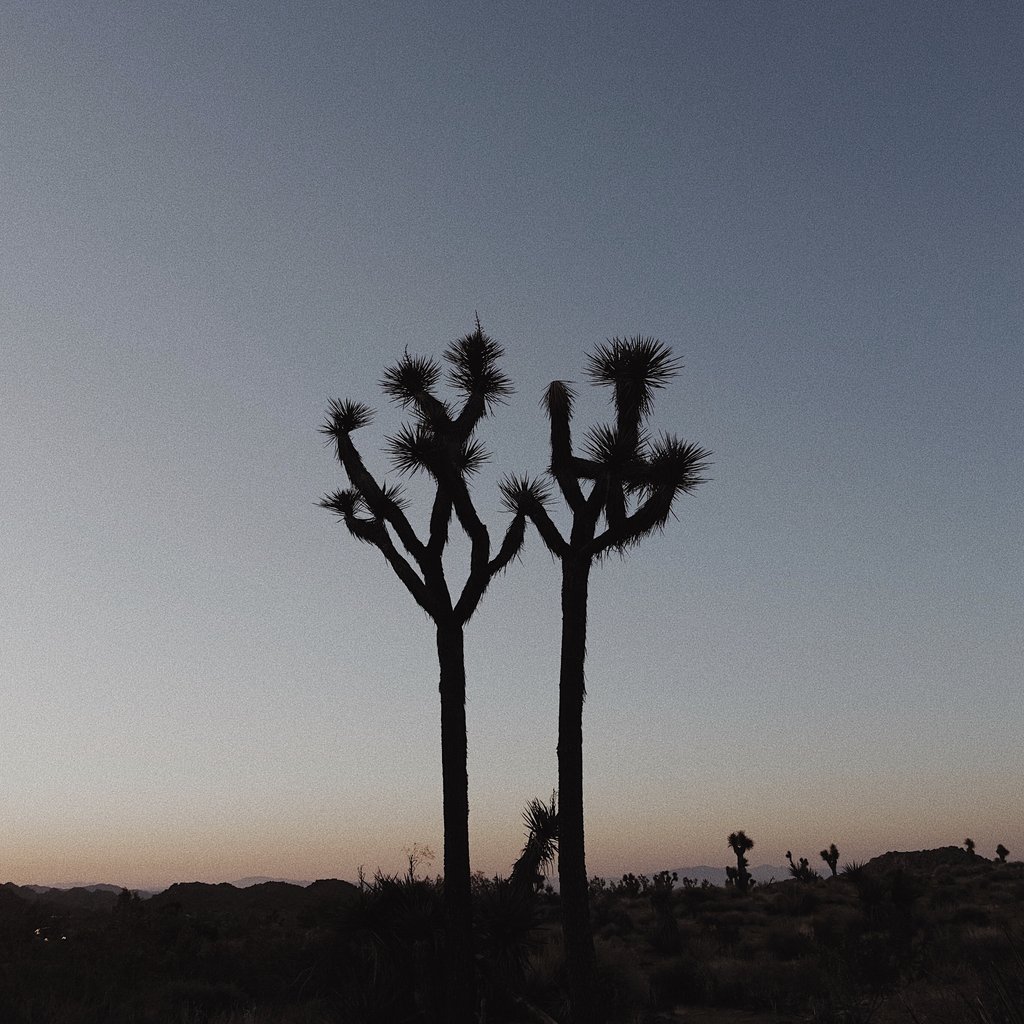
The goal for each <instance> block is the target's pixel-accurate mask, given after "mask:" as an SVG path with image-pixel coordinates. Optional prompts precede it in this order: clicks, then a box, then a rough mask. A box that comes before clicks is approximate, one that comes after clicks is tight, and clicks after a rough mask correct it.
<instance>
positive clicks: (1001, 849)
mask: <svg viewBox="0 0 1024 1024" xmlns="http://www.w3.org/2000/svg"><path fill="white" fill-rule="evenodd" d="M1009 856H1010V851H1009V850H1008V849H1007V848H1006V847H1005V846H1003V844H1002V843H1000V844H999V845H998V846H997V847H996V859H997V860H998V861H999V863H1000V864H1005V863H1006V858H1007V857H1009Z"/></svg>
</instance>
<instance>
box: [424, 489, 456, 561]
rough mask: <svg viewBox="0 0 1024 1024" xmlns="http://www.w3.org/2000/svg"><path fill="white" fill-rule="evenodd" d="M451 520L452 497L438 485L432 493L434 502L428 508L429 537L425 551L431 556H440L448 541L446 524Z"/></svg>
mask: <svg viewBox="0 0 1024 1024" xmlns="http://www.w3.org/2000/svg"><path fill="white" fill-rule="evenodd" d="M451 520H452V499H451V498H450V497H449V495H448V494H447V493H446V492H445V491H444V489H443V488H441V487H438V488H437V493H436V494H435V495H434V504H433V507H432V508H431V510H430V539H429V540H428V541H427V553H428V554H429V555H430V556H431V557H432V558H440V557H441V554H442V552H443V551H444V546H445V544H447V543H448V524H449V523H450V522H451Z"/></svg>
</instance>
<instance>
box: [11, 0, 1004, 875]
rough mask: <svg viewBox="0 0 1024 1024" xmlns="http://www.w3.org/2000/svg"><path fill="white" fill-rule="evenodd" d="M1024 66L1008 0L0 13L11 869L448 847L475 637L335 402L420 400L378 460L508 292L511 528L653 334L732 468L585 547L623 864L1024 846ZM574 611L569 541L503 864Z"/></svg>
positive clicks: (502, 636) (522, 688)
mask: <svg viewBox="0 0 1024 1024" xmlns="http://www.w3.org/2000/svg"><path fill="white" fill-rule="evenodd" d="M1021 53H1024V15H1022V11H1021V7H1020V5H1019V4H1017V3H1015V2H1005V3H1000V2H986V3H978V4H961V3H957V2H952V0H949V2H935V3H923V2H913V0H911V2H907V3H900V4H893V3H891V0H885V2H878V3H873V2H865V3H857V4H847V3H839V2H822V3H813V4H812V3H788V2H778V0H776V2H772V3H764V2H760V0H758V2H747V3H740V2H735V3H733V2H730V3H722V2H720V0H713V2H705V3H683V2H679V3H649V4H636V5H633V4H621V3H612V2H605V3H592V4H568V3H539V2H538V3H493V4H471V3H466V2H462V0H458V2H452V0H449V2H447V3H445V4H434V3H374V4H346V3H340V2H336V3H328V2H325V0H310V2H296V3H268V2H262V0H244V2H242V0H238V2H220V0H210V2H202V3H200V2H198V0H193V2H187V0H178V2H174V0H168V2H165V3H160V4H153V3H145V2H141V0H137V2H132V0H129V2H124V3H114V2H112V0H92V2H89V0H86V2H82V3H78V4H66V3H62V2H56V0H54V2H45V0H38V2H31V0H15V2H13V3H10V4H6V5H5V6H4V9H3V12H2V14H0V102H2V108H0V110H2V112H0V130H2V135H0V138H2V146H0V217H2V222H0V227H2V238H3V244H2V245H0V353H2V356H3V359H2V366H0V370H2V377H0V429H2V441H0V480H2V487H0V550H2V552H3V567H2V573H0V808H2V812H3V823H4V838H3V843H2V844H0V880H7V879H11V880H13V881H16V882H21V883H28V882H47V883H51V884H68V883H72V882H76V881H79V882H82V881H111V882H118V883H122V884H128V885H133V886H136V885H142V886H154V885H160V884H166V883H169V882H171V881H175V880H183V879H202V880H210V881H219V880H223V879H230V878H237V877H239V876H243V875H251V874H267V875H280V876H285V877H293V878H314V877H324V876H339V877H349V878H351V877H354V875H355V872H356V868H357V866H358V865H359V864H365V865H366V866H367V868H368V870H372V869H373V868H374V867H375V866H377V865H380V866H382V867H385V868H396V867H398V866H399V864H400V862H401V859H402V856H403V850H404V849H405V848H406V847H409V846H411V844H413V843H420V844H429V845H430V846H431V847H433V848H434V849H435V850H437V851H438V852H439V851H440V848H441V829H440V817H441V813H440V756H439V713H438V702H437V692H436V685H437V681H436V666H435V660H434V653H433V640H432V632H431V629H430V624H429V622H428V620H427V619H426V618H425V616H424V615H423V614H422V613H420V612H419V610H418V609H417V608H416V607H415V605H414V604H413V602H412V599H411V598H410V597H409V596H408V595H407V594H406V593H405V591H404V590H403V588H402V586H401V585H400V584H399V583H398V582H397V581H396V580H395V579H394V578H393V577H392V576H391V574H390V572H389V570H388V569H387V567H386V565H385V564H384V562H383V559H382V558H381V557H380V555H379V554H378V553H376V552H375V551H374V550H372V549H370V548H367V547H365V546H362V545H360V544H358V543H356V542H355V541H353V540H352V539H351V538H349V537H348V535H347V534H346V532H345V530H344V528H343V527H341V526H340V525H338V524H337V523H336V522H335V521H334V520H333V518H332V517H331V516H330V515H329V514H328V513H326V512H324V511H322V510H320V509H318V508H317V507H316V506H315V502H316V500H317V499H318V498H319V496H320V495H321V494H322V493H323V492H325V491H327V490H332V489H334V488H335V487H337V486H339V485H341V484H342V482H343V478H342V476H341V473H340V471H339V470H338V468H337V466H336V465H335V464H334V462H333V460H332V454H331V452H330V451H329V450H328V449H325V448H324V447H323V445H322V438H321V437H319V436H318V434H317V432H316V430H317V426H318V424H319V423H320V421H321V420H322V417H323V412H324V409H325V407H326V404H327V401H328V399H329V398H331V397H335V396H336V397H352V398H357V399H362V400H365V401H368V402H370V403H371V404H373V405H375V406H376V407H377V408H378V410H379V417H378V425H377V426H376V427H375V428H374V429H371V430H367V431H365V432H363V433H362V434H360V435H359V440H360V441H361V443H362V446H363V449H364V451H365V452H366V454H367V457H368V458H371V461H372V462H373V464H374V465H375V467H376V468H377V469H378V470H379V471H380V472H383V471H384V470H385V468H386V465H385V462H384V460H383V459H382V458H380V457H379V455H378V451H379V445H380V442H381V439H382V437H383V434H384V433H385V432H387V431H390V430H392V429H393V428H394V427H395V426H396V425H397V424H398V423H399V422H400V413H399V411H398V410H396V409H394V408H389V407H387V405H386V403H385V402H384V400H383V399H382V398H381V397H380V394H379V391H378V389H377V381H378V380H379V377H380V372H381V369H382V367H383V366H384V365H385V364H386V363H388V362H390V361H391V360H393V359H395V358H396V357H397V356H398V355H400V354H401V353H402V351H403V350H404V349H405V348H406V347H408V348H409V349H410V351H413V352H417V353H423V354H439V353H440V351H441V350H442V348H443V347H444V345H445V344H446V343H447V342H449V341H450V340H452V339H453V338H455V337H456V336H458V335H460V334H463V333H465V332H466V331H468V330H469V329H470V328H471V326H472V319H473V315H474V311H479V314H480V317H481V319H482V320H483V323H484V327H485V329H487V330H488V331H489V333H491V334H492V335H493V336H495V337H496V338H497V339H498V340H500V341H501V342H502V343H503V344H504V345H505V346H506V349H507V358H506V360H505V366H506V369H507V371H508V372H509V374H510V375H511V376H512V377H513V379H514V380H515V382H516V386H517V394H516V396H515V397H514V398H513V399H512V401H511V402H510V403H509V405H508V406H507V407H506V408H504V409H502V410H501V411H500V412H499V414H498V415H496V416H495V417H494V418H493V419H491V420H488V421H486V422H485V424H484V429H483V436H484V438H485V439H486V440H487V441H488V442H489V444H490V445H491V447H492V450H493V452H494V459H493V472H488V473H485V474H483V475H482V477H481V478H480V480H479V482H478V483H477V484H476V486H475V494H476V496H477V501H478V504H479V507H480V509H481V512H482V514H483V515H484V516H485V518H486V519H487V520H488V522H489V523H491V524H492V530H493V532H495V533H497V532H498V531H500V530H501V529H502V528H503V526H504V523H505V521H506V516H505V514H504V513H503V512H502V511H501V508H500V502H499V500H498V498H497V496H496V488H495V480H496V478H497V474H498V473H500V472H504V471H518V472H524V471H529V472H534V473H536V472H539V471H540V470H542V469H543V467H544V465H545V464H546V458H545V424H544V420H543V416H542V414H541V411H540V409H539V408H538V400H539V397H540V394H541V392H542V390H543V388H544V386H545V385H546V384H547V383H548V381H550V380H551V379H553V378H568V379H575V380H582V372H581V371H582V366H583V356H584V353H585V352H586V351H587V350H588V349H589V348H590V347H591V346H593V345H594V344H595V343H597V342H600V341H603V340H605V339H606V338H608V337H611V336H614V335H630V334H645V335H654V336H656V337H658V338H660V339H661V340H662V341H664V342H666V343H668V344H669V345H671V346H672V347H673V349H674V350H675V351H676V352H677V354H678V355H679V356H680V357H681V358H682V359H683V361H684V363H685V369H684V371H683V373H682V375H681V376H680V378H679V379H678V380H677V381H676V382H675V384H674V385H673V386H672V387H671V388H670V389H669V390H667V391H666V392H664V393H663V394H662V396H661V398H660V400H659V402H658V405H657V408H656V411H655V416H654V420H653V425H654V427H655V428H656V429H659V430H660V429H666V430H671V431H673V432H676V433H678V434H681V435H682V436H684V437H686V438H687V439H690V440H693V441H696V442H698V443H700V444H702V445H704V446H705V447H708V448H710V449H712V450H713V452H714V468H713V471H712V475H713V478H714V479H713V481H712V482H711V483H708V484H707V485H705V486H704V487H702V488H701V489H700V490H699V491H698V492H697V493H696V494H695V495H693V496H691V497H688V498H685V499H683V501H682V502H681V503H680V505H679V509H678V521H677V522H673V523H672V524H671V525H670V526H669V528H668V529H667V530H666V531H665V533H664V534H662V535H660V536H658V537H655V538H653V539H651V540H649V541H648V542H647V543H645V544H644V546H643V547H642V548H640V549H638V550H635V551H633V552H631V553H630V555H629V556H628V558H627V559H625V560H623V561H620V560H618V559H612V560H610V561H608V562H607V563H606V564H605V565H604V566H603V567H602V568H601V569H600V570H599V571H597V572H595V574H594V576H593V578H592V579H593V582H592V589H591V595H592V597H591V617H590V627H591V629H590V644H589V651H590V660H589V664H588V684H589V693H590V697H589V701H588V704H587V707H586V714H585V742H586V770H587V821H588V849H589V856H588V866H589V868H590V870H591V871H592V872H595V873H604V874H614V873H619V872H622V871H624V870H636V871H640V870H647V871H650V870H656V869H659V868H662V867H671V866H677V865H687V864H695V863H700V862H710V863H715V864H724V863H726V862H727V861H728V851H727V849H726V845H725V836H726V835H727V833H728V832H730V831H732V830H734V829H737V828H743V829H745V830H746V831H747V832H748V833H749V834H750V835H751V836H752V837H753V838H754V839H755V842H756V844H757V845H756V847H755V850H754V852H753V854H752V857H751V859H752V862H753V863H762V862H769V863H779V862H781V860H782V859H783V855H784V853H785V851H786V850H787V849H792V850H793V851H794V853H795V854H798V855H799V854H803V855H806V856H810V857H811V858H812V859H814V860H816V859H817V851H818V850H819V849H821V847H822V846H824V845H827V843H829V842H832V841H835V842H836V843H838V845H839V847H840V850H841V852H842V858H843V859H844V860H845V859H849V858H852V857H857V858H865V857H868V856H872V855H874V854H877V853H880V852H883V851H884V850H887V849H916V848H921V847H927V846H934V845H942V844H949V843H953V844H956V843H960V842H961V841H962V840H963V838H964V837H965V836H967V835H970V836H972V837H973V838H974V839H975V840H976V842H977V844H978V849H979V852H982V853H985V854H986V855H989V856H991V855H992V850H993V849H994V847H995V844H996V843H997V842H1003V843H1005V844H1006V845H1007V846H1008V847H1009V848H1010V850H1011V851H1012V853H1013V854H1016V855H1021V854H1024V795H1022V785H1021V783H1022V773H1024V744H1022V743H1021V735H1022V733H1024V699H1022V689H1021V666H1022V664H1024V650H1022V648H1024V637H1022V621H1024V615H1022V613H1024V544H1022V543H1021V539H1022V536H1024V529H1022V518H1024V517H1022V512H1021V498H1022V495H1024V460H1022V456H1021V452H1022V449H1024V414H1022V412H1021V409H1022V404H1021V402H1022V400H1021V394H1022V390H1024V346H1022V305H1021V304H1022V295H1024V290H1022V267H1024V260H1022V255H1024V248H1022V242H1024V228H1022V225H1024V216H1022V215H1024V210H1022V205H1024V204H1022V198H1021V196H1022V191H1021V182H1022V181H1024V159H1022V158H1024V124H1022V115H1021V111H1022V110H1024V95H1022V94H1024V88H1022V82H1024V79H1022V76H1021V63H1020V55H1021ZM591 390H592V389H591ZM606 410H607V404H606V396H605V395H603V394H602V393H599V392H595V393H593V394H587V395H586V396H585V400H583V401H581V407H580V413H579V424H580V427H582V426H583V425H585V424H587V423H589V422H593V421H597V420H600V419H601V418H602V417H604V416H605V415H606ZM423 518H424V516H423V514H422V513H421V515H420V521H422V519H423ZM558 629H559V623H558V571H557V566H555V565H553V564H552V562H551V560H550V558H549V557H548V555H547V554H546V553H545V552H544V551H543V549H542V547H541V545H540V544H539V542H538V541H537V540H536V538H531V539H530V541H529V543H528V545H527V548H526V551H525V552H524V557H523V559H522V561H521V563H519V564H517V565H516V566H514V568H513V571H511V572H510V573H509V574H508V575H507V576H506V577H504V578H502V579H500V580H498V581H497V582H496V583H495V585H494V586H493V587H492V589H491V591H490V592H489V594H488V595H487V597H486V598H485V601H484V603H483V605H482V607H481V609H480V611H479V613H478V614H477V616H476V618H475V619H474V620H473V622H472V623H471V624H470V627H469V632H468V652H467V657H468V668H469V703H468V713H469V729H470V734H469V740H470V782H471V809H472V813H471V825H472V843H473V863H474V867H475V868H479V869H482V870H484V871H487V872H492V871H503V872H506V871H507V870H508V869H509V866H510V864H511V862H512V860H513V858H514V857H515V855H516V853H517V850H518V847H519V845H520V843H521V826H520V821H519V816H520V811H521V809H522V807H523V805H524V804H525V803H526V801H527V800H528V799H529V798H531V797H533V796H545V795H547V794H548V793H550V791H551V790H552V788H554V786H555V785H556V773H555V740H556V737H555V709H556V670H557V644H558ZM434 867H435V869H437V870H439V869H440V858H438V861H437V862H436V863H435V865H434Z"/></svg>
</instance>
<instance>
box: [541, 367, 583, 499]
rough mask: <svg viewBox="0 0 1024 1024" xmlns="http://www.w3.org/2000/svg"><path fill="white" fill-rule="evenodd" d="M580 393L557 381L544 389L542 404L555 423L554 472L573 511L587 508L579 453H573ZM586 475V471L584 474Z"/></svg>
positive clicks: (552, 461) (552, 422) (553, 424)
mask: <svg viewBox="0 0 1024 1024" xmlns="http://www.w3.org/2000/svg"><path fill="white" fill-rule="evenodd" d="M575 397H576V392H575V391H573V389H572V388H571V387H570V386H569V384H567V383H566V382H565V381H564V380H553V381H552V382H551V383H550V384H549V385H548V387H547V390H546V391H545V392H544V397H543V398H542V399H541V405H543V406H544V411H545V412H546V413H547V415H548V421H549V422H550V424H551V475H552V476H553V477H554V478H555V482H556V483H557V484H558V487H559V490H560V491H561V492H562V494H563V496H564V497H565V500H566V503H567V504H568V506H569V508H570V509H572V511H573V512H578V511H579V510H580V509H581V508H583V501H584V498H583V492H582V490H580V484H579V480H578V479H577V478H578V476H580V475H581V474H580V473H579V472H578V470H577V467H576V466H575V464H574V463H575V461H576V460H575V456H574V455H573V453H572V430H571V429H570V426H569V424H570V422H571V421H572V406H573V401H574V399H575ZM583 475H585V474H583Z"/></svg>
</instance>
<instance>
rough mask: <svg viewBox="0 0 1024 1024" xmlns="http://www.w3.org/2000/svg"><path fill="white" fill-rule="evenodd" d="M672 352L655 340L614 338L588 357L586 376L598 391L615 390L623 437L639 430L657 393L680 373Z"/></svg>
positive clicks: (599, 346) (616, 408)
mask: <svg viewBox="0 0 1024 1024" xmlns="http://www.w3.org/2000/svg"><path fill="white" fill-rule="evenodd" d="M680 366H681V364H680V363H679V362H678V361H677V360H676V359H674V358H673V356H672V350H671V349H670V348H669V347H668V346H667V345H663V344H662V343H661V342H660V341H658V340H657V339H656V338H644V337H639V336H637V337H633V338H612V339H611V340H610V341H607V342H605V343H604V344H602V345H598V346H597V348H596V349H595V350H594V352H592V353H591V354H589V355H588V356H587V370H586V372H587V376H588V377H590V380H591V383H593V384H595V385H597V386H598V387H611V388H614V397H613V401H614V403H615V410H616V413H617V416H618V426H619V430H620V432H621V433H622V434H623V435H626V434H628V433H630V432H631V431H632V430H634V429H637V428H638V427H639V425H640V423H641V422H642V421H643V419H644V418H645V417H646V416H647V414H648V413H649V412H650V410H651V403H652V402H653V401H654V392H655V391H657V390H659V389H660V388H663V387H664V386H665V385H666V384H667V383H668V381H670V380H671V379H672V378H673V377H674V376H675V375H676V374H677V373H678V372H679V369H680Z"/></svg>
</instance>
